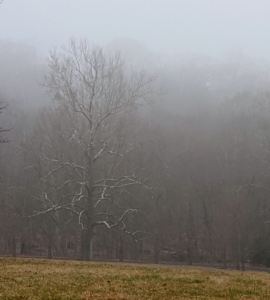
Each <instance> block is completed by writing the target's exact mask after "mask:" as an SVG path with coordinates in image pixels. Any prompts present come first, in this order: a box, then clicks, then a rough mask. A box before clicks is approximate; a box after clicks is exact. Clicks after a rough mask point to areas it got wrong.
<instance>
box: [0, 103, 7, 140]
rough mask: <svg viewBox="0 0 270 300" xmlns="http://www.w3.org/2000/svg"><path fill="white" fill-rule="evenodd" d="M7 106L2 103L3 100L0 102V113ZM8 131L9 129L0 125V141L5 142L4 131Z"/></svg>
mask: <svg viewBox="0 0 270 300" xmlns="http://www.w3.org/2000/svg"><path fill="white" fill-rule="evenodd" d="M6 107H7V105H4V104H3V102H0V114H1V113H2V112H3V110H4V109H5V108H6ZM7 131H9V129H4V128H3V127H0V143H6V142H7V139H6V138H5V132H7Z"/></svg>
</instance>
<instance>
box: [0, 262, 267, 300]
mask: <svg viewBox="0 0 270 300" xmlns="http://www.w3.org/2000/svg"><path fill="white" fill-rule="evenodd" d="M0 299H12V300H15V299H44V300H45V299H46V300H47V299H72V300H75V299H94V300H99V299H102V300H109V299H110V300H113V299H117V300H118V299H126V300H128V299H140V300H141V299H166V300H170V299H264V300H265V299H270V274H267V273H264V272H240V271H221V270H214V269H203V268H201V269H198V268H191V267H183V266H181V267H179V266H175V267H171V266H168V267H166V266H159V265H135V264H120V263H96V262H91V263H89V262H78V261H61V260H41V259H22V258H18V259H11V258H2V259H0Z"/></svg>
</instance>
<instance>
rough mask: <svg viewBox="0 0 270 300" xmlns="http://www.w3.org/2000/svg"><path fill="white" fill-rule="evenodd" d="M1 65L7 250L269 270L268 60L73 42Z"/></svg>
mask: <svg viewBox="0 0 270 300" xmlns="http://www.w3.org/2000/svg"><path fill="white" fill-rule="evenodd" d="M118 50H119V51H118ZM0 65H1V68H0V92H1V93H0V100H1V109H0V112H1V114H0V128H1V143H0V227H1V230H0V255H12V256H16V255H26V256H39V257H48V258H65V259H81V260H92V259H98V260H119V261H124V260H128V261H145V262H154V263H159V262H163V261H167V262H184V263H187V264H192V263H198V262H200V263H220V264H221V265H222V266H223V267H227V266H228V265H229V264H230V265H233V266H235V267H236V268H238V269H240V268H242V269H243V270H244V269H245V264H246V263H251V264H253V265H264V266H267V267H268V266H270V239H269V237H270V202H269V191H270V181H269V177H270V161H269V160H270V90H269V86H270V85H269V84H270V65H269V64H268V63H266V62H264V61H256V60H255V59H250V58H248V57H247V56H245V55H244V54H243V53H241V52H237V51H236V52H232V53H230V54H229V55H227V57H224V58H222V59H214V58H211V57H209V56H203V55H201V56H199V55H190V56H183V57H179V58H177V59H175V60H174V59H169V58H167V59H165V58H160V57H158V56H157V55H155V54H153V53H151V52H150V51H148V50H147V48H146V47H144V46H143V45H141V44H140V43H139V42H136V41H133V40H129V39H123V40H117V41H115V42H112V43H110V44H109V45H107V46H106V47H103V48H100V47H99V46H96V45H92V44H91V43H89V42H88V41H87V40H84V39H81V40H80V39H77V40H76V39H71V40H70V41H69V42H67V43H66V46H64V47H63V48H57V49H55V50H53V51H52V52H51V53H50V54H48V59H47V60H44V59H43V58H42V55H40V54H39V52H38V49H36V48H35V47H34V46H32V45H31V44H30V43H26V42H25V43H24V42H11V41H7V40H6V41H0Z"/></svg>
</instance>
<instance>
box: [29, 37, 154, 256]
mask: <svg viewBox="0 0 270 300" xmlns="http://www.w3.org/2000/svg"><path fill="white" fill-rule="evenodd" d="M49 67H50V72H49V73H48V75H47V76H46V77H45V81H44V86H46V88H47V90H48V94H49V95H50V97H51V98H52V99H53V100H54V106H53V108H51V109H50V110H47V111H46V112H45V113H44V116H43V117H41V118H40V122H39V129H38V130H37V133H36V140H37V141H38V142H37V143H36V145H39V146H37V147H38V150H37V148H36V150H35V151H36V152H35V153H36V154H37V155H38V156H39V161H40V162H41V164H43V170H42V171H41V172H40V175H39V177H40V181H39V183H40V184H39V186H38V187H37V190H38V191H39V192H38V196H37V197H38V199H39V201H40V200H41V202H42V203H43V204H42V207H39V208H38V209H37V210H36V212H35V213H34V214H36V215H38V214H43V213H46V212H51V211H59V210H61V211H63V210H68V211H70V212H72V213H73V214H76V215H77V216H78V224H79V225H80V226H81V229H82V243H81V258H82V259H84V260H89V259H91V258H92V240H93V235H94V227H95V226H99V225H103V226H106V227H107V228H117V229H122V230H124V231H126V232H128V229H127V228H126V225H125V222H124V220H125V218H126V217H127V216H128V215H129V214H131V213H135V212H137V209H136V208H135V207H133V205H132V203H131V201H130V200H129V199H131V197H130V193H131V191H130V189H131V188H132V186H138V185H145V181H143V180H142V179H140V177H141V176H140V175H141V174H140V172H141V171H140V170H141V169H140V166H138V165H135V164H134V163H132V160H131V159H129V158H130V157H132V153H133V151H134V150H135V149H136V147H137V146H138V144H137V142H136V128H135V127H136V125H135V126H134V127H133V128H132V126H131V124H132V120H135V119H134V115H135V112H136V108H138V106H139V105H140V104H142V103H143V102H144V101H145V100H146V97H147V96H148V95H149V94H150V93H151V88H150V84H151V81H152V78H148V77H147V76H146V75H145V74H144V72H139V73H136V72H131V73H129V74H127V72H126V71H125V64H124V62H123V61H122V60H121V58H120V55H119V54H116V55H115V56H114V57H110V58H107V57H106V56H105V55H104V53H103V51H102V49H101V48H99V47H91V46H89V44H88V43H87V41H86V40H83V41H80V42H79V43H78V42H76V41H75V40H73V39H72V40H71V41H70V44H69V46H68V47H67V48H63V51H62V52H60V53H59V52H57V51H53V52H52V53H51V55H50V58H49ZM133 125H134V123H133ZM138 126H139V125H138ZM127 161H128V162H129V163H127Z"/></svg>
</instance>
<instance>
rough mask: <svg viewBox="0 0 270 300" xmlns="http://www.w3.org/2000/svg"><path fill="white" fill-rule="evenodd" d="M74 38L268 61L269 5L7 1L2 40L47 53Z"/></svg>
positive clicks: (232, 0) (264, 0)
mask: <svg viewBox="0 0 270 300" xmlns="http://www.w3.org/2000/svg"><path fill="white" fill-rule="evenodd" d="M70 36H78V37H88V38H89V39H90V40H92V41H93V42H95V43H97V44H101V45H104V44H107V43H109V42H111V41H113V40H114V39H116V38H126V37H128V38H132V39H136V40H139V41H141V42H143V43H145V44H146V45H147V46H148V48H149V49H150V50H152V51H155V52H161V53H169V54H176V53H178V54H182V53H202V54H209V55H218V56H219V55H224V54H226V53H228V52H230V51H235V50H236V51H243V52H244V53H246V54H248V55H251V56H259V57H264V58H267V59H269V60H270V0H76V1H74V0H73V1H71V0H4V2H3V3H2V4H1V6H0V39H12V40H26V41H30V42H33V43H35V44H36V45H37V46H38V47H40V48H41V49H43V50H45V51H47V49H50V48H52V46H54V45H59V44H64V43H66V42H67V41H68V39H69V37H70Z"/></svg>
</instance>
